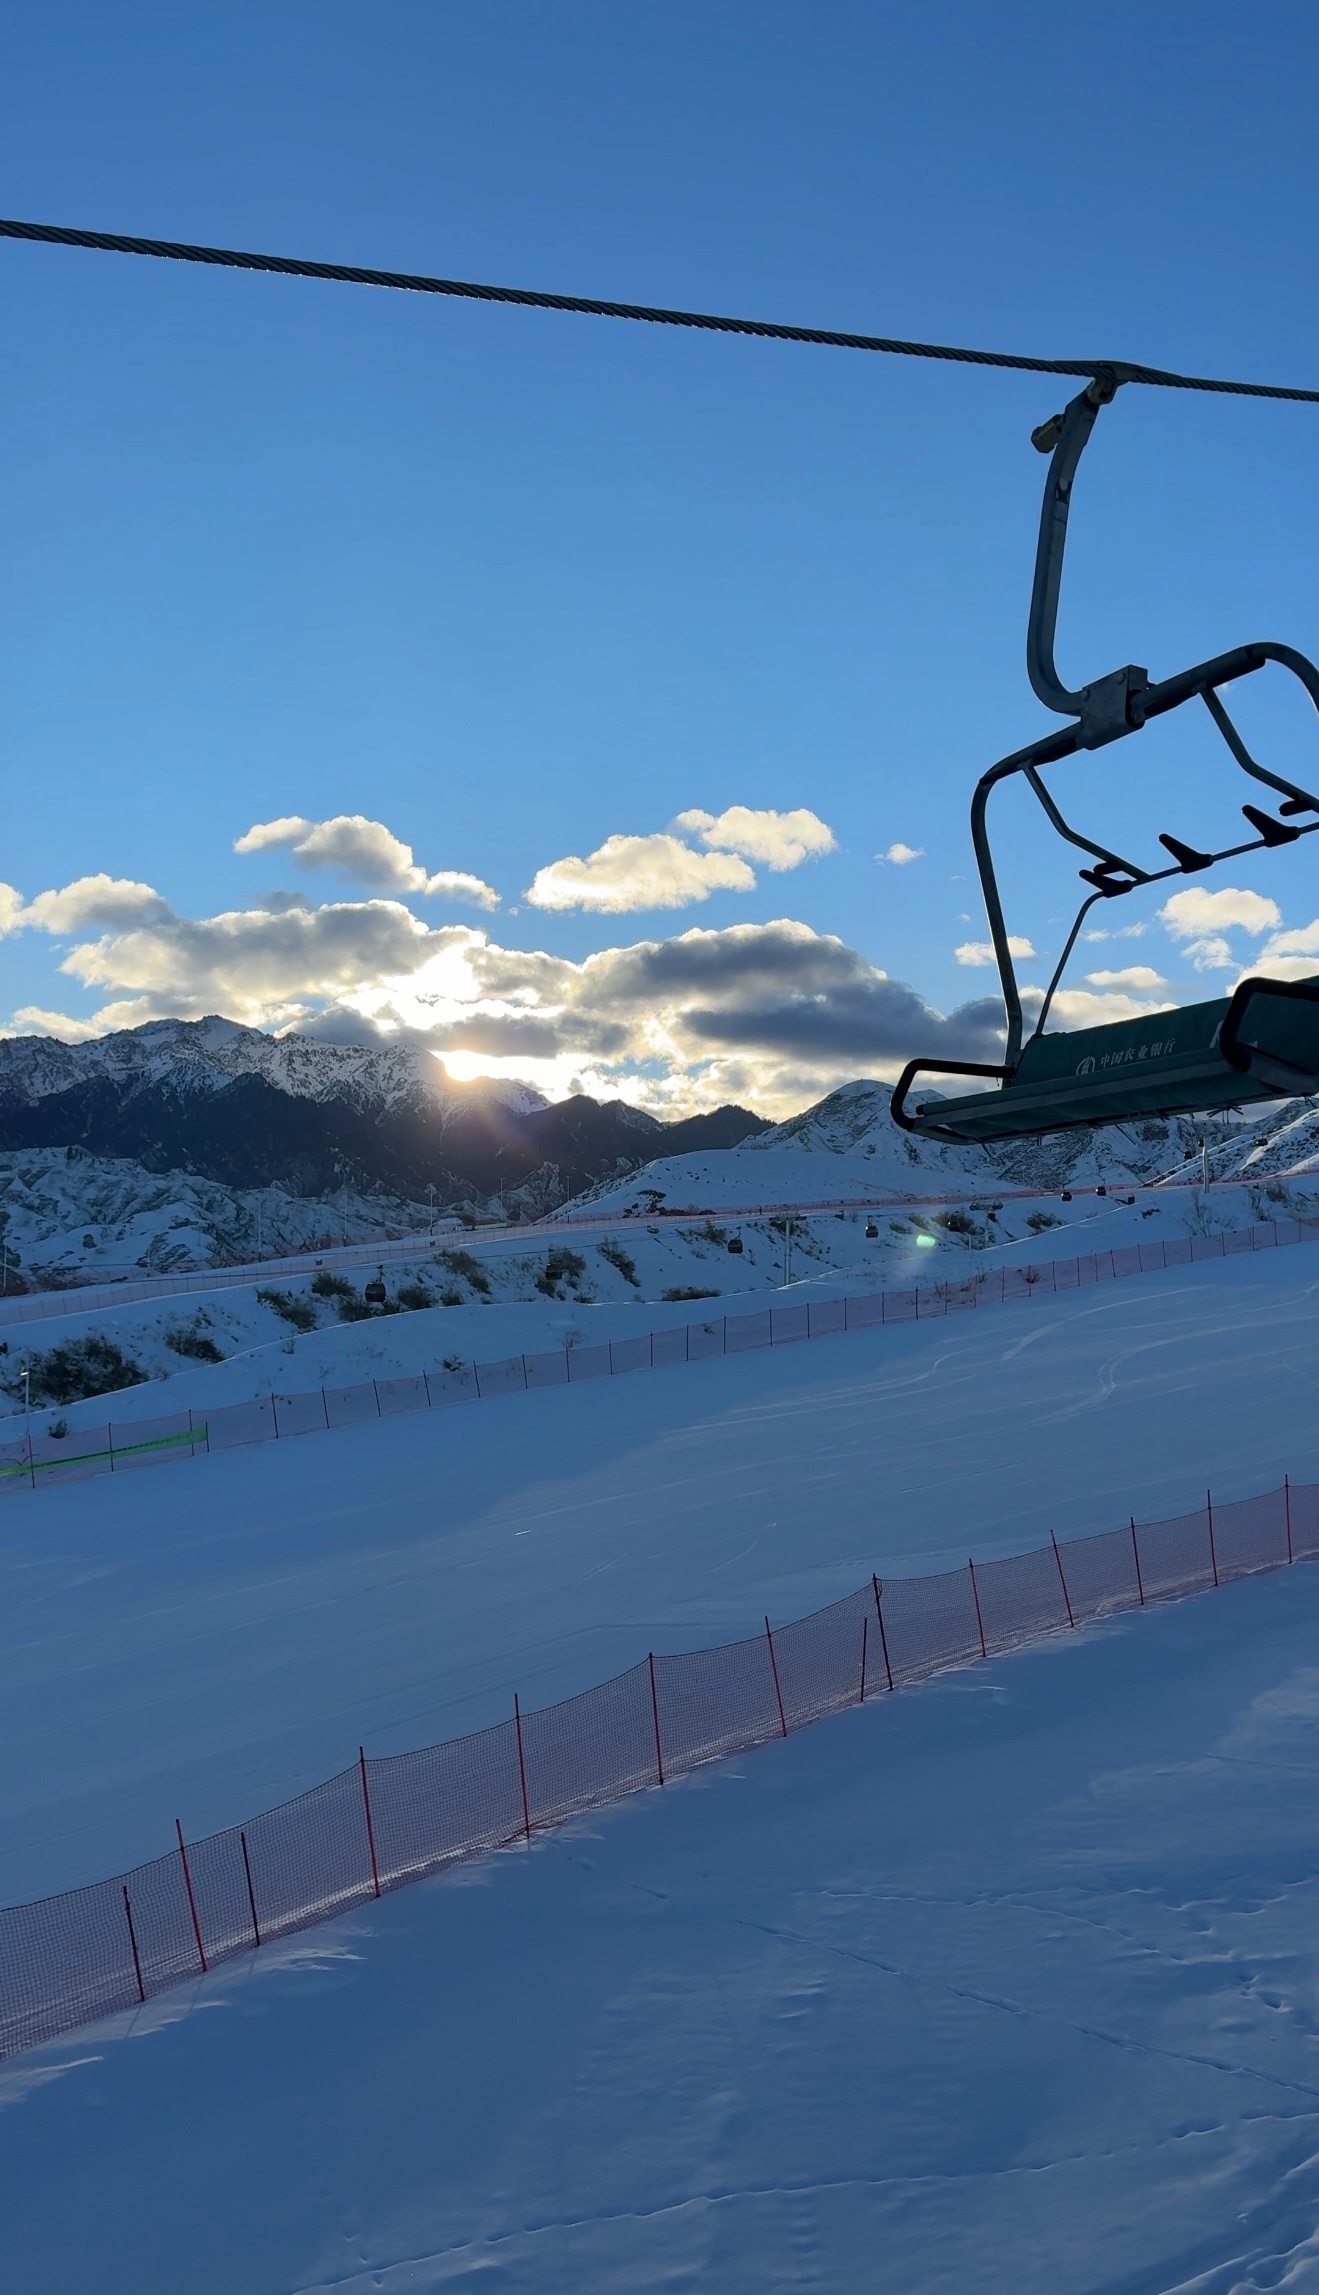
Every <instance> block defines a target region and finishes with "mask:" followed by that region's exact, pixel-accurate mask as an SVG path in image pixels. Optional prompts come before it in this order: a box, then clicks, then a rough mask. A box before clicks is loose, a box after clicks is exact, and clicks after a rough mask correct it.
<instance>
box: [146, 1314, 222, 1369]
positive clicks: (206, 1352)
mask: <svg viewBox="0 0 1319 2295" xmlns="http://www.w3.org/2000/svg"><path fill="white" fill-rule="evenodd" d="M205 1321H206V1317H205V1315H204V1314H201V1313H199V1314H196V1315H194V1316H193V1318H192V1321H191V1322H190V1323H167V1324H166V1325H165V1328H164V1331H163V1332H162V1334H161V1336H162V1337H163V1339H164V1341H165V1344H166V1346H167V1347H168V1348H169V1350H170V1353H171V1354H172V1355H186V1356H187V1358H188V1360H189V1361H190V1362H194V1363H222V1362H223V1361H224V1354H223V1351H222V1350H221V1348H219V1347H217V1346H216V1343H215V1341H214V1339H212V1338H209V1337H208V1336H207V1334H206V1332H205V1330H204V1329H203V1327H202V1326H203V1324H204V1323H205Z"/></svg>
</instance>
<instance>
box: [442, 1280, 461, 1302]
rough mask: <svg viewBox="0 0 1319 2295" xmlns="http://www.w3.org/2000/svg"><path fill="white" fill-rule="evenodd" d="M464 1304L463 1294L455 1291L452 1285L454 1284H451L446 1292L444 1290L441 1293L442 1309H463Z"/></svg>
mask: <svg viewBox="0 0 1319 2295" xmlns="http://www.w3.org/2000/svg"><path fill="white" fill-rule="evenodd" d="M462 1303H463V1295H462V1292H461V1291H455V1290H454V1287H453V1285H452V1283H450V1284H449V1286H448V1288H447V1289H446V1290H444V1291H441V1293H440V1305H441V1306H442V1307H461V1305H462Z"/></svg>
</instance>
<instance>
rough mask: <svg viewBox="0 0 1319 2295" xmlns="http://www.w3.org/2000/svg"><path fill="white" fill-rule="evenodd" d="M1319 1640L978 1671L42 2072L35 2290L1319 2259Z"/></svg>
mask: <svg viewBox="0 0 1319 2295" xmlns="http://www.w3.org/2000/svg"><path fill="white" fill-rule="evenodd" d="M1317 1638H1319V1572H1317V1571H1315V1570H1314V1569H1312V1568H1309V1567H1306V1566H1302V1567H1300V1568H1298V1569H1297V1570H1295V1571H1293V1572H1290V1573H1282V1574H1279V1575H1278V1576H1275V1577H1271V1578H1267V1579H1261V1580H1255V1581H1250V1582H1247V1583H1243V1584H1240V1585H1238V1586H1235V1587H1232V1588H1229V1589H1227V1590H1226V1591H1224V1592H1222V1593H1220V1594H1217V1595H1214V1594H1210V1595H1207V1596H1205V1597H1202V1598H1200V1599H1198V1600H1194V1601H1190V1602H1187V1603H1184V1604H1180V1605H1176V1606H1171V1607H1169V1608H1166V1609H1164V1610H1161V1611H1155V1612H1149V1613H1146V1614H1145V1615H1143V1616H1141V1615H1136V1616H1134V1617H1129V1618H1127V1619H1124V1620H1122V1621H1120V1622H1118V1623H1115V1624H1111V1625H1109V1626H1107V1627H1105V1628H1101V1629H1099V1630H1096V1631H1094V1632H1091V1633H1086V1634H1082V1635H1079V1636H1076V1637H1068V1638H1066V1639H1062V1640H1059V1641H1057V1642H1054V1643H1052V1644H1049V1645H1047V1646H1045V1647H1042V1648H1039V1649H1036V1650H1034V1651H1030V1652H1026V1653H1021V1654H1018V1655H1016V1656H1014V1657H1012V1658H1009V1659H1003V1660H999V1661H992V1662H991V1663H990V1664H988V1665H982V1666H977V1667H973V1668H970V1669H968V1670H967V1671H966V1672H964V1673H961V1674H956V1675H951V1676H946V1677H944V1678H943V1679H942V1680H941V1681H939V1682H937V1683H934V1684H931V1685H928V1686H927V1687H925V1688H924V1689H920V1690H915V1691H911V1692H908V1693H903V1694H901V1695H899V1696H898V1697H896V1698H893V1699H892V1700H881V1701H879V1702H877V1703H876V1704H874V1705H871V1706H867V1707H866V1708H865V1709H864V1710H863V1711H858V1712H853V1713H850V1714H847V1715H844V1716H842V1717H840V1718H838V1719H836V1720H833V1721H829V1722H825V1723H822V1724H820V1725H819V1726H817V1727H816V1728H814V1729H813V1730H810V1731H808V1732H806V1733H804V1734H803V1735H802V1736H801V1737H799V1738H796V1739H794V1740H790V1741H789V1742H788V1743H787V1744H785V1745H775V1746H772V1747H769V1748H766V1749H763V1750H762V1751H760V1752H758V1753H756V1754H754V1755H752V1756H749V1757H747V1759H746V1760H745V1761H742V1762H737V1763H729V1764H726V1765H724V1767H723V1768H721V1769H720V1770H717V1771H712V1772H706V1773H704V1774H702V1775H701V1776H699V1777H697V1778H695V1779H692V1780H690V1781H689V1782H688V1783H686V1784H684V1785H682V1786H680V1787H679V1788H677V1789H676V1790H666V1791H665V1793H663V1794H662V1795H661V1794H659V1793H651V1794H647V1795H645V1796H642V1797H640V1798H639V1799H637V1800H636V1801H634V1802H632V1803H630V1804H628V1805H627V1806H626V1807H625V1808H623V1809H621V1810H619V1811H616V1812H614V1813H612V1814H611V1815H610V1816H608V1817H606V1818H604V1819H603V1820H602V1819H599V1818H593V1819H592V1820H590V1821H589V1822H582V1823H579V1824H578V1825H576V1826H574V1827H573V1828H572V1829H571V1830H570V1831H569V1832H567V1833H565V1834H563V1835H560V1836H558V1837H555V1838H553V1839H550V1840H547V1841H545V1842H543V1843H541V1844H538V1845H537V1846H536V1848H535V1849H534V1850H533V1852H532V1853H531V1854H530V1855H528V1854H526V1853H525V1852H515V1853H510V1854H507V1855H505V1856H503V1857H501V1858H499V1859H496V1860H494V1861H493V1862H491V1863H490V1864H488V1865H486V1866H485V1867H481V1868H477V1869H473V1870H469V1871H468V1872H466V1873H465V1874H464V1875H462V1876H460V1877H458V1878H456V1879H450V1880H448V1881H444V1882H440V1883H427V1884H423V1885H421V1886H420V1887H418V1888H415V1889H413V1890H411V1891H408V1892H405V1893H404V1894H402V1895H400V1896H398V1897H395V1898H393V1899H389V1900H386V1901H385V1902H384V1903H383V1904H382V1905H380V1906H379V1907H375V1908H373V1909H372V1911H371V1913H370V1915H369V1917H368V1916H362V1915H358V1916H355V1917H353V1918H352V1919H351V1920H344V1921H341V1922H339V1923H338V1924H335V1925H334V1926H332V1927H330V1928H327V1929H326V1930H324V1931H323V1932H321V1933H320V1934H319V1935H317V1936H316V1937H313V1938H310V1939H306V1938H304V1939H301V1940H299V1941H298V1943H297V1945H296V1946H295V1947H290V1948H284V1949H281V1950H278V1951H276V1952H273V1953H271V1954H270V1955H269V1957H268V1958H265V1959H262V1958H261V1957H260V1956H257V1957H254V1958H253V1959H252V1960H251V1961H249V1962H247V1963H244V1964H241V1965H240V1966H237V1967H234V1968H231V1969H230V1970H228V1971H226V1972H225V1973H224V1974H222V1975H220V1976H218V1977H212V1978H211V1979H209V1980H206V1981H203V1982H199V1983H198V1984H197V1985H195V1986H194V1987H192V1988H191V1989H190V1990H188V1991H186V1992H183V1993H180V1994H178V1995H176V1996H174V1997H172V1998H171V1999H170V2000H168V2001H165V2002H159V2003H156V2004H155V2005H154V2006H153V2007H152V2008H151V2009H149V2010H148V2011H146V2012H143V2013H142V2014H140V2015H139V2016H137V2017H133V2018H124V2019H120V2020H118V2021H116V2023H115V2024H114V2025H112V2026H105V2027H102V2028H100V2029H99V2030H98V2031H96V2032H94V2033H83V2034H80V2035H77V2036H76V2037H75V2039H74V2040H73V2041H71V2042H70V2043H68V2044H67V2045H65V2046H62V2047H59V2048H51V2049H46V2050H43V2051H41V2052H39V2053H38V2054H35V2055H33V2056H30V2057H27V2058H23V2059H21V2060H19V2061H17V2062H16V2063H15V2064H13V2065H12V2066H10V2067H9V2068H8V2069H7V2070H6V2071H5V2072H4V2073H3V2075H0V2099H3V2101H4V2102H5V2103H6V2104H8V2105H9V2106H10V2107H11V2108H10V2109H8V2110H5V2111H3V2112H0V2146H2V2147H3V2151H4V2155H5V2180H6V2185H7V2192H6V2207H5V2233H4V2242H5V2253H6V2262H7V2265H8V2276H9V2278H10V2282H11V2283H12V2284H13V2285H14V2286H16V2287H22V2288H23V2290H24V2291H25V2295H67V2291H69V2290H73V2289H78V2290H82V2289H84V2288H91V2287H95V2288H97V2289H98V2290H106V2291H114V2295H118V2291H119V2290H124V2291H125V2295H126V2291H127V2290H130V2289H131V2290H133V2291H134V2295H155V2291H157V2290H159V2291H160V2295H174V2290H176V2289H177V2288H179V2287H182V2286H186V2287H187V2288H189V2290H191V2291H193V2295H233V2291H234V2290H235V2289H238V2288H241V2289H242V2290H243V2295H294V2291H295V2290H296V2291H298V2295H312V2291H313V2290H314V2291H316V2295H328V2291H329V2290H331V2289H333V2290H335V2295H367V2291H368V2290H370V2291H371V2295H375V2291H376V2290H381V2291H383V2295H403V2291H404V2290H407V2291H408V2295H421V2291H423V2290H429V2289H440V2288H454V2287H467V2286H472V2287H475V2286H477V2285H479V2286H481V2287H482V2288H488V2289H491V2290H497V2291H500V2295H503V2291H507V2295H521V2291H526V2295H533V2291H534V2295H560V2291H562V2295H576V2291H578V2290H581V2289H584V2288H589V2289H597V2288H598V2289H601V2290H605V2289H608V2290H611V2291H612V2290H614V2289H619V2288H635V2289H652V2288H653V2289H660V2288H665V2289H671V2288H672V2289H676V2288H693V2289H694V2288H697V2287H702V2288H704V2287H718V2288H719V2289H720V2290H728V2291H730V2295H742V2291H745V2295H776V2291H778V2290H782V2291H783V2295H788V2291H789V2290H791V2291H792V2295H799V2291H800V2290H803V2289H812V2288H815V2289H821V2290H826V2289H827V2290H837V2289H844V2290H853V2289H855V2290H858V2291H859V2290H863V2289H864V2290H869V2289H871V2288H873V2287H875V2286H885V2287H888V2286H891V2287H899V2288H919V2289H922V2290H930V2291H939V2295H942V2291H944V2290H947V2291H948V2295H952V2291H954V2290H957V2291H959V2295H961V2291H966V2290H983V2291H984V2295H991V2291H992V2295H1000V2291H1001V2290H1003V2289H1004V2288H1013V2289H1017V2288H1023V2289H1025V2288H1041V2289H1044V2288H1047V2289H1049V2290H1050V2295H1055V2291H1056V2295H1071V2291H1073V2290H1075V2291H1076V2295H1082V2291H1085V2295H1099V2291H1100V2290H1102V2291H1103V2295H1156V2291H1161V2290H1173V2289H1177V2290H1190V2289H1195V2290H1200V2291H1203V2295H1210V2291H1213V2295H1227V2291H1228V2290H1229V2289H1244V2288H1251V2287H1254V2288H1259V2287H1265V2286H1269V2287H1273V2286H1286V2287H1288V2288H1295V2289H1302V2288H1306V2287H1310V2286H1313V2285H1315V2284H1316V2283H1319V2238H1317V2237H1316V2228H1315V2227H1316V2221H1317V2220H1319V2045H1317V2037H1319V2036H1317V2031H1316V2001H1317V2000H1319V1942H1317V1941H1316V1940H1317V1939H1319V1857H1317V1855H1316V1849H1315V1842H1314V1826H1313V1817H1312V1809H1311V1803H1312V1800H1313V1794H1314V1780H1315V1774H1316V1760H1315V1725H1316V1718H1317V1717H1319V1666H1316V1663H1315V1649H1316V1646H1317Z"/></svg>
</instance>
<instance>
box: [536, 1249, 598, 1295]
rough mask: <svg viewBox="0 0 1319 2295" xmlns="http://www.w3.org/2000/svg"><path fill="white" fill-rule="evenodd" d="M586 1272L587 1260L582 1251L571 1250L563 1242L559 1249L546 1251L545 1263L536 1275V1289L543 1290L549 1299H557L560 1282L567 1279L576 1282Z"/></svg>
mask: <svg viewBox="0 0 1319 2295" xmlns="http://www.w3.org/2000/svg"><path fill="white" fill-rule="evenodd" d="M585 1273H586V1261H585V1260H584V1259H583V1257H582V1255H581V1253H580V1252H579V1251H569V1250H568V1249H567V1247H566V1245H562V1244H561V1245H560V1246H559V1248H558V1249H557V1250H554V1251H549V1252H547V1253H546V1255H545V1265H544V1266H543V1267H542V1269H541V1271H540V1273H539V1275H538V1276H537V1277H536V1289H537V1290H538V1291H543V1292H544V1294H545V1296H546V1298H547V1299H557V1298H558V1296H559V1285H560V1283H562V1282H564V1281H565V1280H566V1281H567V1282H569V1283H575V1282H576V1281H577V1279H578V1277H579V1276H581V1275H584V1274H585Z"/></svg>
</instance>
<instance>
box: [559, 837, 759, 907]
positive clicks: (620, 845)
mask: <svg viewBox="0 0 1319 2295" xmlns="http://www.w3.org/2000/svg"><path fill="white" fill-rule="evenodd" d="M755 886H756V880H755V876H754V875H753V873H752V871H751V870H750V869H749V868H748V867H747V864H746V862H745V861H744V860H740V859H739V858H738V857H737V856H736V855H735V854H733V853H724V852H707V853H696V852H693V851H692V848H691V846H690V845H684V844H683V843H682V842H681V841H680V840H679V839H678V838H677V837H671V836H668V835H666V834H663V833H661V834H659V835H656V836H651V837H606V839H605V841H604V843H603V844H602V845H597V847H596V849H595V851H594V852H593V853H588V854H587V855H586V858H585V860H582V859H579V858H578V856H577V855H576V854H575V853H569V854H567V855H566V856H565V858H564V859H563V860H561V861H551V862H550V863H549V865H548V867H546V868H543V869H537V871H536V874H535V876H534V877H533V878H532V881H531V883H530V884H529V885H528V887H527V890H526V894H525V896H524V897H525V898H526V899H527V900H529V901H530V902H531V904H532V906H533V908H554V909H565V908H587V909H595V910H598V911H601V912H603V913H606V914H610V915H614V916H619V915H622V914H624V913H625V912H626V911H627V910H629V909H655V908H689V907H690V906H691V905H692V904H693V903H694V902H696V901H703V900H708V899H709V897H710V895H711V893H712V892H754V891H755Z"/></svg>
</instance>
